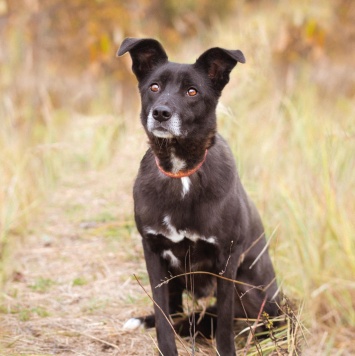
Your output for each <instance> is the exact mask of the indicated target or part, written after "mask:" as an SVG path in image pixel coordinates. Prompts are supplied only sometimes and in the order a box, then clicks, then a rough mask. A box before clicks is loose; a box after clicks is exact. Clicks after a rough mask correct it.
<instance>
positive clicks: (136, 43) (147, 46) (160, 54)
mask: <svg viewBox="0 0 355 356" xmlns="http://www.w3.org/2000/svg"><path fill="white" fill-rule="evenodd" d="M126 52H129V54H130V55H131V57H132V62H133V63H132V70H133V73H134V74H135V75H136V77H137V79H138V81H140V80H142V79H143V78H144V77H145V75H146V74H147V73H149V72H150V71H151V70H152V69H153V68H155V67H156V66H157V65H160V64H163V63H165V62H167V61H168V56H167V54H166V53H165V50H164V48H163V47H162V45H161V44H160V43H159V42H158V41H157V40H154V39H152V38H141V39H140V38H126V39H125V40H124V41H123V42H122V44H121V47H120V49H119V50H118V52H117V55H118V56H122V55H123V54H125V53H126Z"/></svg>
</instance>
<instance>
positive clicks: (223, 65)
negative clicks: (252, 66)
mask: <svg viewBox="0 0 355 356" xmlns="http://www.w3.org/2000/svg"><path fill="white" fill-rule="evenodd" d="M238 62H240V63H245V58H244V55H243V53H242V52H241V51H239V50H235V51H233V50H227V49H223V48H219V47H215V48H210V49H209V50H207V51H206V52H204V53H202V54H201V56H200V57H199V58H198V59H197V61H196V63H195V67H196V68H198V69H200V70H202V71H204V72H206V73H207V75H208V77H209V78H210V79H211V80H212V83H213V84H214V86H215V88H216V89H217V90H219V91H221V90H222V89H223V88H224V87H225V85H226V84H227V83H228V82H229V73H230V72H231V71H232V69H233V68H234V67H235V66H236V64H237V63H238Z"/></svg>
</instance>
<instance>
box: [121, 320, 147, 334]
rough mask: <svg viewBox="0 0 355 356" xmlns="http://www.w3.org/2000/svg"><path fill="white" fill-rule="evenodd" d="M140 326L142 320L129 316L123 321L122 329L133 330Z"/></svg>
mask: <svg viewBox="0 0 355 356" xmlns="http://www.w3.org/2000/svg"><path fill="white" fill-rule="evenodd" d="M140 326H143V323H142V320H140V319H137V318H131V319H128V320H127V321H126V322H125V323H124V325H123V327H122V329H123V330H126V331H133V330H136V329H138V328H139V327H140Z"/></svg>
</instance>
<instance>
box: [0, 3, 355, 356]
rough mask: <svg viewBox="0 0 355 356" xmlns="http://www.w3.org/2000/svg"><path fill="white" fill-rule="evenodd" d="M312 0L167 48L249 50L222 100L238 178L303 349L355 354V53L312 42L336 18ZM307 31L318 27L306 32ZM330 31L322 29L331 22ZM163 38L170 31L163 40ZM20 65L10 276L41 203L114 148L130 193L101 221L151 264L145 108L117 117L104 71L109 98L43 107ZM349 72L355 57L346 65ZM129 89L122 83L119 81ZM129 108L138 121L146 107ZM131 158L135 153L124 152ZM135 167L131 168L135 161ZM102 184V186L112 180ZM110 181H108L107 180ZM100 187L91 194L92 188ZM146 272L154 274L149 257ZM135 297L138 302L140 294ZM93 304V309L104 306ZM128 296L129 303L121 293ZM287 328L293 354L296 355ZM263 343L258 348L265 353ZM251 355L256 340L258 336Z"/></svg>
mask: <svg viewBox="0 0 355 356" xmlns="http://www.w3.org/2000/svg"><path fill="white" fill-rule="evenodd" d="M307 4H309V3H308V2H305V1H303V2H299V3H296V2H294V1H293V2H292V6H290V7H288V6H287V5H285V3H283V5H282V6H281V5H280V6H278V7H275V8H274V9H270V8H261V10H260V11H257V12H256V11H250V9H249V8H248V6H245V7H243V10H241V11H240V12H239V13H238V14H237V15H236V18H234V19H229V20H228V21H224V22H222V21H219V20H218V19H216V20H215V23H214V27H213V29H211V30H206V31H204V32H203V35H200V36H198V37H196V38H192V39H189V40H188V41H187V42H186V43H184V44H183V45H182V48H180V50H179V51H176V52H174V51H170V53H173V54H172V55H171V59H172V60H176V61H190V62H192V61H193V60H194V59H195V58H197V56H198V55H199V54H200V53H202V51H204V50H205V49H206V48H208V47H211V46H215V45H216V44H217V45H218V46H221V47H225V48H238V49H240V50H242V51H243V53H244V54H245V57H246V60H247V63H246V64H245V65H240V64H239V65H238V66H237V67H236V68H235V70H234V71H233V73H232V79H231V82H230V83H229V84H228V86H227V87H226V88H225V90H224V95H223V96H222V99H221V103H220V105H219V108H218V116H219V121H218V127H219V131H220V132H221V133H222V135H223V136H224V137H226V138H227V140H228V142H229V143H230V146H231V147H232V150H233V153H234V154H235V157H236V160H237V165H238V168H239V173H240V175H241V178H242V181H243V184H244V185H245V187H246V189H247V191H248V192H249V194H250V195H251V197H252V198H253V200H254V201H255V203H256V205H257V206H258V208H259V210H260V212H261V215H262V217H263V221H264V224H265V227H266V230H267V233H268V235H269V236H272V241H271V247H270V249H271V255H272V259H273V261H274V264H275V268H276V271H277V276H278V280H279V283H280V284H281V285H282V289H283V291H284V293H285V294H286V296H287V297H288V298H289V299H290V300H292V301H293V303H294V304H295V305H296V307H295V309H294V312H295V314H296V315H297V323H296V324H297V325H298V331H299V332H300V335H301V336H299V340H300V341H301V342H302V344H303V350H304V354H305V355H308V354H309V355H350V354H355V347H354V342H353V340H354V339H355V304H354V301H355V277H354V276H355V254H354V251H355V179H354V171H355V154H354V152H355V100H354V88H355V86H354V82H353V81H352V80H353V77H352V78H351V74H350V73H348V72H347V71H345V74H344V71H342V70H341V69H342V66H345V68H346V66H348V65H349V63H350V62H351V61H350V60H349V58H348V62H342V61H341V59H339V62H336V61H335V62H331V61H330V60H329V56H327V53H325V49H324V48H322V46H321V45H320V44H319V43H318V42H317V38H318V37H317V36H318V35H319V32H317V31H315V30H314V31H313V30H312V28H314V26H313V25H312V21H313V23H314V22H316V23H318V24H323V23H327V21H328V19H329V18H330V16H331V15H330V14H331V11H332V9H333V8H332V6H331V5H330V4H328V3H327V6H324V7H322V8H318V7H313V8H312V7H311V6H307ZM236 19H237V20H236ZM286 19H287V20H288V21H290V19H291V23H292V21H293V23H294V24H295V25H294V26H295V27H296V28H297V26H296V25H297V24H299V23H305V24H306V25H305V26H304V27H302V26H301V27H300V28H301V34H300V35H299V37H300V38H299V37H297V38H298V39H297V40H298V41H299V42H300V45H299V47H300V49H299V50H295V49H294V51H293V52H292V51H291V50H290V51H287V50H285V48H287V44H288V43H290V42H292V41H293V37H292V36H293V35H292V33H293V32H292V31H290V32H289V31H288V27H287V26H286V24H285V23H287V21H286ZM302 21H303V22H302ZM307 21H308V22H307ZM312 26H313V27H312ZM302 29H304V31H305V32H306V33H308V35H309V33H311V35H309V36H308V37H307V35H304V36H305V38H303V37H302V33H303V32H302ZM307 31H308V32H307ZM312 31H313V32H312ZM324 31H325V34H324V35H326V28H325V30H324ZM143 33H144V32H143ZM312 34H313V37H312ZM149 35H150V36H151V35H152V34H149ZM14 41H15V39H14ZM161 41H162V42H163V43H164V39H161ZM295 41H296V40H295ZM312 41H313V42H312ZM310 43H311V44H310ZM164 44H165V43H164ZM302 46H305V49H304V47H302ZM307 46H308V47H307ZM167 47H169V45H168V44H167ZM293 48H298V47H297V45H295V46H294V47H293ZM303 54H304V57H303ZM350 59H351V58H350ZM352 59H353V60H355V57H352ZM112 60H113V61H114V60H116V59H114V58H113V59H112ZM120 61H121V62H120ZM127 62H129V58H123V59H119V60H117V65H122V63H127ZM4 68H5V67H4ZM4 68H3V69H4ZM19 68H20V63H16V61H15V62H14V63H13V64H12V65H11V66H8V67H6V68H5V69H6V73H7V76H5V77H3V78H2V79H1V83H0V84H1V89H2V91H3V93H4V95H3V97H2V101H1V106H0V110H1V116H2V119H1V120H0V163H1V166H0V169H1V174H0V228H1V229H0V247H1V252H2V253H1V255H0V257H1V260H0V263H1V266H0V272H1V274H2V276H3V277H2V278H3V279H4V281H6V280H7V278H8V277H9V276H11V275H12V273H13V271H16V270H17V269H18V265H17V263H16V261H14V260H13V258H12V256H13V255H14V254H16V251H18V250H20V249H21V248H22V247H23V246H26V237H27V236H28V234H29V230H28V227H29V226H30V227H31V229H32V230H33V229H34V230H36V229H37V227H35V228H34V222H35V221H38V216H39V215H38V214H41V211H43V210H45V209H46V207H47V206H48V201H49V200H50V199H51V196H52V194H54V193H55V192H57V191H58V189H63V186H65V184H66V182H67V180H66V179H67V176H68V175H70V177H71V178H70V179H71V181H72V182H73V181H75V180H76V179H77V180H78V181H79V180H80V179H81V177H82V176H86V175H89V174H91V173H90V172H93V171H95V172H96V173H95V174H94V175H93V176H94V177H96V179H101V178H102V179H104V178H103V177H105V175H104V174H103V172H106V170H107V167H111V168H112V167H115V163H114V161H115V160H120V161H121V162H120V167H121V165H122V167H123V168H122V167H121V168H122V169H121V170H120V171H119V173H118V175H117V177H115V172H114V170H112V169H111V170H110V175H107V177H108V178H106V179H111V180H113V181H114V180H117V186H118V187H117V188H116V190H115V192H116V193H115V194H118V196H119V197H120V199H121V200H120V202H119V204H120V206H121V209H119V210H117V209H115V208H113V211H114V213H112V212H110V209H108V210H109V212H106V213H105V212H104V211H103V212H101V213H100V212H99V211H98V212H97V215H96V218H95V219H96V220H100V219H101V220H100V221H101V222H102V221H104V222H105V224H106V225H104V232H103V235H104V236H106V237H110V236H111V235H115V234H119V235H122V236H124V238H123V239H122V240H121V241H119V242H117V241H116V240H115V243H114V246H115V248H117V249H120V256H121V257H122V256H123V255H122V251H123V250H124V251H126V249H124V248H123V246H125V245H127V244H128V246H130V247H132V246H133V247H134V248H135V249H138V250H137V255H136V256H135V255H130V256H128V255H127V256H126V260H127V261H136V259H137V263H138V264H139V266H142V254H141V251H140V250H139V239H138V237H137V236H136V235H137V233H136V231H135V230H134V226H133V223H132V211H131V210H130V209H131V200H130V198H129V196H130V189H131V185H130V184H129V181H132V180H133V177H134V169H135V168H136V166H137V164H138V162H139V160H140V156H137V157H135V156H134V155H133V154H132V152H135V150H136V149H137V148H134V149H132V146H131V145H132V142H133V145H137V146H138V147H139V148H138V149H137V152H138V153H137V155H138V154H141V151H142V143H141V142H142V141H144V136H143V135H142V132H138V133H137V127H139V126H138V125H137V122H132V121H131V119H129V120H128V119H127V116H129V117H130V118H131V117H132V120H133V117H134V116H135V117H137V114H136V112H137V110H138V109H137V107H134V108H133V109H131V108H127V109H126V117H124V116H120V115H117V113H116V112H115V111H114V110H113V109H112V107H110V105H107V103H109V102H110V98H109V97H110V96H111V95H112V96H113V95H114V93H113V92H112V89H111V87H110V86H109V85H107V83H106V82H105V80H104V79H103V80H102V82H100V83H99V84H95V85H96V88H97V90H99V88H100V89H103V90H101V91H100V92H101V96H99V97H97V100H96V101H95V102H93V103H90V107H89V109H88V110H87V111H88V112H86V113H85V115H82V114H80V113H78V112H74V111H73V110H71V108H66V107H64V108H61V109H60V110H59V109H54V108H53V107H52V105H51V99H50V98H49V97H48V96H47V95H46V92H45V91H42V92H41V93H42V94H41V95H42V96H41V105H40V112H41V116H40V117H38V116H36V115H37V114H38V111H34V109H33V101H32V100H30V98H28V97H26V96H25V97H24V98H23V100H22V101H21V102H20V103H18V102H17V101H15V99H14V97H15V96H14V95H13V92H12V91H11V80H12V79H11V78H13V77H15V76H16V73H17V71H18V70H19ZM351 71H354V67H352V68H351V67H350V70H349V72H351ZM349 88H350V89H349ZM120 93H121V94H122V93H123V94H122V95H124V94H125V90H124V85H122V88H120ZM132 95H133V94H132ZM133 98H135V96H134V95H133ZM134 101H135V100H132V99H130V100H129V102H134ZM124 104H125V100H122V105H124ZM123 112H124V109H123ZM134 120H137V121H138V117H137V118H134ZM127 134H129V135H130V136H129V137H130V139H129V140H128V139H127V136H126V135H127ZM143 149H144V147H143ZM124 158H126V159H127V162H126V163H124V162H122V160H124ZM130 165H132V166H133V167H134V169H133V168H132V169H130V168H126V166H130ZM68 167H70V168H69V170H70V174H69V173H68ZM119 174H122V176H119ZM75 175H76V176H75ZM130 175H132V176H130ZM75 177H76V178H75ZM89 180H90V179H89ZM102 182H103V181H101V183H100V184H99V183H97V184H98V185H99V186H100V187H101V188H102V189H105V186H104V185H103V184H102ZM122 182H124V183H122ZM90 184H91V185H95V184H96V183H95V181H91V182H90ZM107 184H108V185H109V186H110V187H112V186H113V183H112V181H110V183H107ZM81 188H83V187H81V186H80V184H77V185H76V186H75V189H76V192H77V193H76V194H77V195H80V194H78V193H79V192H80V189H81ZM73 189H74V188H73ZM117 191H118V193H117ZM94 192H95V190H94ZM83 194H84V195H85V191H84V193H83ZM96 194H98V195H99V194H100V193H97V192H96ZM92 199H93V201H95V196H94V197H92ZM110 204H115V201H114V200H111V203H110ZM62 209H68V210H67V211H66V212H65V213H66V214H67V216H68V214H69V216H70V219H72V220H73V221H76V222H77V223H80V222H82V221H85V220H87V219H88V216H89V220H90V219H91V218H92V216H90V212H89V211H88V210H87V208H83V207H82V206H81V205H80V204H79V203H78V204H77V205H75V204H74V205H73V206H71V207H70V206H69V207H66V208H65V205H64V206H62ZM100 214H104V215H105V214H106V215H105V216H104V215H100ZM114 214H117V216H116V215H114ZM98 216H101V218H99V217H98ZM57 223H58V222H57ZM107 224H108V225H107ZM101 233H102V232H101ZM132 236H133V237H132ZM131 239H133V240H131ZM105 241H106V240H105ZM132 241H133V242H132ZM137 241H138V242H137ZM137 246H138V247H137ZM122 249H123V250H122ZM90 251H91V250H90ZM92 253H94V250H93V251H92ZM126 253H127V254H129V252H128V251H126ZM137 256H138V257H137ZM122 258H124V257H122ZM127 263H128V265H127V264H125V267H124V270H125V273H127V275H129V274H133V273H136V272H137V271H136V270H135V268H137V267H136V266H135V265H134V267H133V268H131V270H130V269H129V268H128V267H127V266H130V265H129V263H131V262H127ZM118 268H119V266H118ZM139 272H140V273H139V274H140V276H142V278H145V285H146V284H147V280H146V276H145V277H144V268H143V269H142V270H139ZM74 279H75V280H76V282H75V283H74V284H75V286H77V288H86V290H87V289H88V288H89V286H88V284H89V283H88V282H87V280H86V279H85V278H83V277H81V276H74V277H73V280H74ZM10 280H11V278H10ZM47 282H48V281H47ZM11 283H12V282H11V281H10V282H9V281H8V282H7V284H6V285H5V287H4V292H3V296H4V297H5V298H4V307H3V308H2V309H1V310H2V314H1V318H2V319H4V320H6V318H7V316H8V315H10V314H11V313H8V310H9V308H8V307H5V306H6V305H7V304H6V303H7V300H8V299H9V297H8V296H9V290H12V287H13V286H12V284H11ZM9 285H10V287H9ZM54 285H55V284H54ZM31 286H32V287H29V288H30V289H31V291H32V292H33V291H34V292H39V293H43V292H45V291H46V290H47V289H48V290H49V289H51V288H52V286H53V284H51V283H49V282H48V283H47V284H46V279H45V278H44V279H43V278H42V280H40V279H37V283H32V284H31ZM36 288H37V290H36ZM38 288H42V289H43V288H44V289H43V290H38ZM96 292H97V293H100V291H97V290H96ZM130 293H131V292H130ZM130 293H129V294H130ZM132 293H133V292H132ZM143 294H144V293H143V291H141V290H140V289H139V288H138V289H137V290H135V291H134V293H133V294H132V295H133V297H132V298H133V299H134V298H141V299H140V302H141V301H142V300H143V304H144V305H145V308H147V306H149V305H150V301H149V299H148V298H146V297H144V296H143V297H142V296H141V297H138V296H139V295H143ZM11 298H15V299H16V297H14V296H12V297H11ZM19 298H20V297H19ZM127 298H128V299H129V298H131V297H130V296H127ZM92 304H94V302H92ZM133 304H134V303H133ZM128 305H130V306H131V307H132V310H134V307H133V306H132V302H131V301H128ZM91 307H92V308H93V309H94V310H96V311H97V312H98V313H100V310H101V309H100V308H102V306H95V305H91ZM33 308H35V306H33ZM33 308H32V309H31V308H30V309H29V310H32V312H30V313H29V315H31V313H32V314H36V317H37V318H41V317H43V318H44V317H47V314H46V313H45V312H42V310H40V309H36V310H35V311H34V312H33ZM120 308H121V309H123V308H125V304H124V303H122V305H120ZM12 310H13V309H12ZM13 314H16V313H13ZM16 315H17V317H18V318H19V319H21V318H22V319H21V320H20V321H21V322H22V323H26V322H27V323H29V322H30V321H29V319H30V316H26V315H27V314H26V315H24V314H23V313H22V314H21V313H18V314H16ZM12 317H13V316H12ZM120 322H121V321H120ZM289 330H290V329H288V331H289ZM285 332H287V330H286V331H285ZM290 340H291V339H288V342H289V343H290V344H289V347H288V352H286V353H285V354H290V355H291V354H297V353H296V351H295V349H294V346H292V342H293V341H292V340H291V341H290ZM151 343H152V344H153V341H151ZM269 343H270V340H269ZM271 344H272V342H271ZM290 345H291V346H290ZM267 349H268V347H265V349H264V350H265V351H264V353H263V354H267V353H268V352H267ZM4 350H5V349H4ZM9 350H10V351H11V348H10V349H9ZM5 351H6V350H5ZM5 351H4V352H5ZM10 351H7V352H10ZM30 351H31V350H30ZM121 351H122V350H121ZM8 354H11V353H8ZM13 354H15V353H13ZM38 354H40V353H38ZM41 354H43V355H44V354H45V353H41ZM126 354H130V353H129V351H127V352H126ZM241 354H243V353H242V351H241ZM248 354H260V351H259V352H258V350H257V348H256V347H255V346H253V347H250V348H249V350H248Z"/></svg>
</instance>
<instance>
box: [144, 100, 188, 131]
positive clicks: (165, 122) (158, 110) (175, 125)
mask: <svg viewBox="0 0 355 356" xmlns="http://www.w3.org/2000/svg"><path fill="white" fill-rule="evenodd" d="M147 129H148V131H149V132H151V133H152V134H153V135H154V136H156V137H161V138H174V137H180V136H182V131H181V119H180V116H179V115H178V114H177V113H173V112H172V110H171V109H170V108H169V107H168V106H166V105H159V106H156V107H155V108H152V109H151V110H150V112H149V114H148V120H147Z"/></svg>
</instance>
